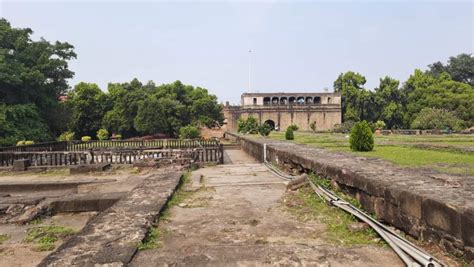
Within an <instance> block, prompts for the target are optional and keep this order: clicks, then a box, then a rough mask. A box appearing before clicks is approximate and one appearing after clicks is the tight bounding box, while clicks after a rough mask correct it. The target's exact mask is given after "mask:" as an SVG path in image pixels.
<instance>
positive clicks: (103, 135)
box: [97, 129, 109, 140]
mask: <svg viewBox="0 0 474 267" xmlns="http://www.w3.org/2000/svg"><path fill="white" fill-rule="evenodd" d="M97 139H99V140H107V139H109V131H107V130H106V129H99V130H98V131H97Z"/></svg>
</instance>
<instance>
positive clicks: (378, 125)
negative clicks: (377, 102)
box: [375, 120, 386, 130]
mask: <svg viewBox="0 0 474 267" xmlns="http://www.w3.org/2000/svg"><path fill="white" fill-rule="evenodd" d="M385 126H386V125H385V122H384V121H381V120H378V121H377V122H376V123H375V129H376V130H383V129H385Z"/></svg>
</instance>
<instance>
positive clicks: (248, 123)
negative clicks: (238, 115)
mask: <svg viewBox="0 0 474 267" xmlns="http://www.w3.org/2000/svg"><path fill="white" fill-rule="evenodd" d="M237 132H239V133H244V134H256V133H258V122H257V119H255V118H254V117H253V116H249V117H248V118H247V119H239V122H238V125H237Z"/></svg>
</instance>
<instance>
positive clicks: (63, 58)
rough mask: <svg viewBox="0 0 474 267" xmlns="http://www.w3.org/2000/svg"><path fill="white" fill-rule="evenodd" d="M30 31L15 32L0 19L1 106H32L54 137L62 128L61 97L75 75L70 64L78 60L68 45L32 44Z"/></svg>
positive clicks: (60, 43) (42, 42)
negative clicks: (60, 117) (68, 82)
mask: <svg viewBox="0 0 474 267" xmlns="http://www.w3.org/2000/svg"><path fill="white" fill-rule="evenodd" d="M32 33H33V31H32V30H31V29H29V28H25V29H20V28H13V27H12V26H11V25H10V23H9V22H8V21H7V20H5V19H0V103H5V104H29V103H33V104H34V105H35V106H36V107H37V110H38V111H39V113H40V117H41V118H42V119H43V120H44V121H45V122H46V123H47V125H48V126H49V129H50V130H51V131H52V132H53V133H55V134H56V133H58V132H59V131H60V130H61V128H62V126H61V124H60V123H57V122H58V121H60V119H59V118H58V116H59V115H60V114H61V113H60V112H58V111H59V101H58V99H59V97H60V96H61V95H64V94H65V93H66V92H67V90H68V84H67V79H69V78H72V77H73V75H74V72H72V71H71V70H69V66H68V61H69V60H71V59H74V58H76V54H75V53H74V51H73V46H72V45H70V44H68V43H63V42H55V43H54V44H53V43H50V42H48V41H46V40H44V39H40V40H39V41H33V40H31V38H30V36H31V35H32Z"/></svg>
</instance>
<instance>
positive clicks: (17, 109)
mask: <svg viewBox="0 0 474 267" xmlns="http://www.w3.org/2000/svg"><path fill="white" fill-rule="evenodd" d="M50 138H51V136H50V134H49V131H48V126H47V125H46V123H44V121H43V119H42V118H41V116H40V113H39V112H38V109H37V108H36V106H35V105H34V104H18V105H5V104H0V146H8V145H14V144H16V142H17V141H19V140H33V141H46V140H49V139H50Z"/></svg>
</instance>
